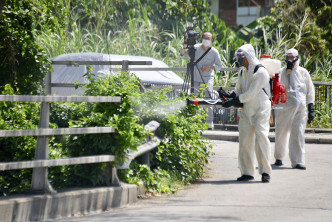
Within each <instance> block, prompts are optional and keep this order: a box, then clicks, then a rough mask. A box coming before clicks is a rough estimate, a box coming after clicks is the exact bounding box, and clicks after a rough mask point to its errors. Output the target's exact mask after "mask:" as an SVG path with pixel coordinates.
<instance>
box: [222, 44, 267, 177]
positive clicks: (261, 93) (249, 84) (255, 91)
mask: <svg viewBox="0 0 332 222" xmlns="http://www.w3.org/2000/svg"><path fill="white" fill-rule="evenodd" d="M235 56H236V58H237V60H238V63H239V64H240V66H242V67H243V68H242V69H241V71H240V73H239V76H238V79H237V84H236V87H235V91H234V92H233V93H232V94H230V96H231V97H233V98H231V99H228V100H226V101H225V102H224V103H223V106H224V107H230V106H240V105H239V104H241V103H243V108H242V112H241V114H240V122H239V154H238V159H239V168H240V171H241V177H239V178H237V181H249V180H253V179H254V169H255V153H256V157H257V163H258V171H259V174H261V175H262V182H270V174H271V171H272V169H271V165H270V162H269V159H270V152H271V150H270V149H271V146H270V140H269V138H268V133H269V130H270V124H269V119H270V113H271V101H270V99H269V96H268V95H267V93H266V92H269V80H270V76H269V73H268V72H267V70H266V69H265V68H264V67H260V68H258V69H257V65H258V64H260V63H259V61H258V59H257V58H256V56H255V51H254V48H253V47H252V45H251V44H245V45H243V46H241V47H240V48H239V49H238V50H237V52H236V53H235ZM255 68H256V70H257V71H256V70H255ZM255 71H256V72H255ZM263 87H264V88H265V89H263ZM232 95H233V96H232Z"/></svg>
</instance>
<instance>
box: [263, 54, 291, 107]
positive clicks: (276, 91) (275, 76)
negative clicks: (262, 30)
mask: <svg viewBox="0 0 332 222" xmlns="http://www.w3.org/2000/svg"><path fill="white" fill-rule="evenodd" d="M260 59H261V60H260V62H261V64H262V65H263V66H264V67H265V69H266V70H267V71H268V73H269V74H270V77H271V79H270V87H271V95H272V99H271V102H272V108H274V109H275V108H276V106H275V105H279V104H283V103H286V101H287V90H286V86H285V85H284V84H281V83H280V77H279V71H280V68H281V62H280V61H279V60H276V59H271V56H270V55H261V56H260Z"/></svg>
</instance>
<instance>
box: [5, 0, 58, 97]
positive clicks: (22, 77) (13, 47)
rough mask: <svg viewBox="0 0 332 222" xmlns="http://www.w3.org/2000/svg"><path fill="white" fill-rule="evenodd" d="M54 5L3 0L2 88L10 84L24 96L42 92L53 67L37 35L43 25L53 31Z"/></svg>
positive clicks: (28, 0)
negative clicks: (37, 40)
mask: <svg viewBox="0 0 332 222" xmlns="http://www.w3.org/2000/svg"><path fill="white" fill-rule="evenodd" d="M52 4H54V1H53V0H51V1H35V0H7V1H5V2H4V1H3V0H1V2H0V6H1V7H2V6H3V10H2V13H1V15H0V16H1V17H0V39H1V41H0V61H1V62H0V70H1V73H0V87H3V86H4V85H6V84H10V85H11V86H12V87H13V88H14V89H15V91H16V92H17V93H18V92H20V93H22V94H36V93H37V92H38V90H39V89H40V86H41V85H42V84H43V78H44V76H45V74H46V72H48V71H49V67H50V66H49V60H48V58H47V57H46V54H45V52H44V50H43V48H42V47H41V46H40V45H38V44H37V43H36V40H35V36H34V34H35V32H36V30H37V29H38V28H40V25H41V24H42V25H45V26H47V27H48V30H51V29H50V27H52V25H54V21H52V19H54V18H53V17H52V11H51V8H52V7H53V5H52ZM51 5H52V6H51Z"/></svg>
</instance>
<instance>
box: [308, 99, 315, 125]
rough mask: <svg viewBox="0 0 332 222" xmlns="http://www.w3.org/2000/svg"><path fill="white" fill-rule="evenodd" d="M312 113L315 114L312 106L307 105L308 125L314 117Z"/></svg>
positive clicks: (310, 104) (311, 104)
mask: <svg viewBox="0 0 332 222" xmlns="http://www.w3.org/2000/svg"><path fill="white" fill-rule="evenodd" d="M314 112H315V108H314V104H313V103H309V104H308V124H310V123H311V122H312V120H313V119H314V117H315V115H314Z"/></svg>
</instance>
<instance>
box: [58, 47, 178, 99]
mask: <svg viewBox="0 0 332 222" xmlns="http://www.w3.org/2000/svg"><path fill="white" fill-rule="evenodd" d="M122 60H128V61H152V65H130V66H129V68H152V67H157V68H165V67H166V68H167V67H168V66H167V65H166V64H165V63H164V62H162V61H160V60H157V59H154V58H151V57H145V56H130V55H113V54H102V53H70V54H64V55H59V56H56V57H54V58H52V61H122ZM92 67H93V72H94V74H97V75H116V74H117V73H119V72H120V71H121V68H122V67H121V66H115V65H112V66H111V65H92ZM111 67H112V68H118V69H119V71H114V70H112V71H110V68H111ZM53 69H54V71H53V72H52V83H74V82H75V81H78V82H80V83H88V82H89V81H88V80H87V79H86V78H84V77H83V75H84V74H86V73H87V66H86V65H79V66H67V65H53ZM132 73H133V74H135V75H136V76H137V77H138V78H139V79H140V80H141V82H142V84H143V85H173V86H181V85H182V84H183V79H182V78H181V77H179V76H178V75H177V74H175V73H174V72H172V71H132ZM82 93H83V91H82V90H81V89H77V90H75V88H69V87H52V94H57V95H63V96H65V95H81V94H82Z"/></svg>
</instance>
